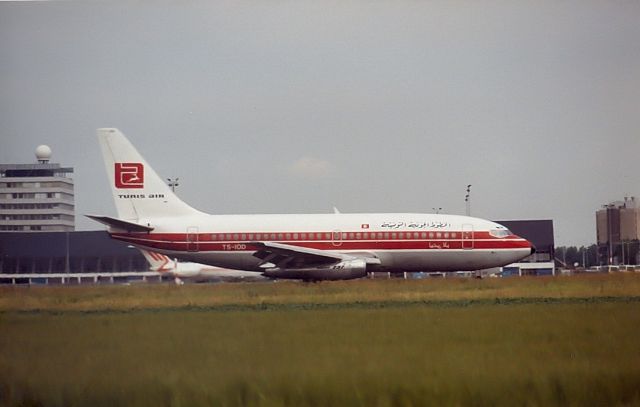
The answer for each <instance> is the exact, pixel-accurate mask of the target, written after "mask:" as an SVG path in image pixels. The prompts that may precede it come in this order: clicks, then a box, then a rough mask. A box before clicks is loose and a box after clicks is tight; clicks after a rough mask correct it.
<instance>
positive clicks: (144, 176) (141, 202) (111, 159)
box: [98, 129, 199, 221]
mask: <svg viewBox="0 0 640 407" xmlns="http://www.w3.org/2000/svg"><path fill="white" fill-rule="evenodd" d="M98 140H99V141H100V148H101V149H102V155H103V158H104V163H105V166H106V169H107V174H108V177H109V184H110V185H111V192H112V193H113V199H114V200H115V203H116V210H117V211H118V217H119V218H120V219H123V220H128V221H139V220H145V221H146V220H152V219H154V218H159V217H171V216H186V215H193V214H197V213H199V212H198V211H197V210H195V209H193V208H192V207H190V206H189V205H187V204H186V203H184V202H182V201H181V200H180V198H178V197H177V196H176V195H175V194H174V193H173V192H172V191H171V189H170V188H169V186H167V184H165V183H164V181H163V180H162V178H160V177H159V176H158V174H156V172H155V171H154V170H153V168H151V166H150V165H149V164H148V163H147V162H146V160H145V159H144V158H143V157H142V156H141V155H140V153H138V151H137V150H136V149H135V147H134V146H133V145H132V144H131V142H129V140H128V139H127V138H126V137H125V135H124V134H122V133H121V132H120V131H119V130H118V129H98Z"/></svg>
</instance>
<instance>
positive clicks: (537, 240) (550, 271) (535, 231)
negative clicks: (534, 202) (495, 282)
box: [496, 219, 555, 276]
mask: <svg viewBox="0 0 640 407" xmlns="http://www.w3.org/2000/svg"><path fill="white" fill-rule="evenodd" d="M496 222H497V223H499V224H501V225H503V226H505V227H507V228H509V230H511V231H512V232H513V233H515V234H516V235H518V236H521V237H524V238H525V239H527V240H528V241H530V242H531V243H533V245H534V246H535V248H536V252H535V253H534V254H532V255H531V256H528V257H526V258H524V259H522V260H520V262H518V263H516V264H513V265H509V266H505V267H503V272H502V275H503V276H508V275H521V276H522V275H555V265H554V258H555V240H554V237H553V221H552V220H551V219H542V220H497V221H496Z"/></svg>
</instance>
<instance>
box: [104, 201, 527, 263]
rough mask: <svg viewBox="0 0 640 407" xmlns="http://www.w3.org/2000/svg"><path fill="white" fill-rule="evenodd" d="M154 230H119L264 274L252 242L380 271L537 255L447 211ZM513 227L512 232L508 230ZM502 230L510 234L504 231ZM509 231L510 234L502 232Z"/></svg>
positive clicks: (183, 220) (196, 220)
mask: <svg viewBox="0 0 640 407" xmlns="http://www.w3.org/2000/svg"><path fill="white" fill-rule="evenodd" d="M153 227H154V230H153V231H151V232H148V233H146V232H137V233H112V236H113V237H114V238H116V239H119V240H123V241H126V242H129V243H131V244H134V245H137V246H140V247H145V248H149V249H150V250H153V251H156V252H160V253H164V254H167V255H169V256H170V257H178V258H180V259H183V260H188V261H194V262H198V263H204V264H209V265H213V266H217V267H224V268H232V269H239V270H255V271H261V270H262V269H261V268H260V265H261V261H260V259H258V258H256V257H254V256H253V253H254V252H255V251H256V247H254V245H252V242H258V241H269V242H277V243H283V244H287V245H292V246H297V247H301V248H311V249H316V250H322V251H329V252H337V253H348V254H356V255H358V254H363V255H365V254H366V255H368V256H373V257H375V258H378V259H379V260H380V264H379V265H376V267H375V269H376V270H381V271H382V270H384V271H454V270H478V269H485V268H491V267H498V266H503V265H506V264H509V263H512V262H515V261H517V260H519V259H521V258H523V257H526V256H528V255H529V254H530V253H531V244H530V243H529V242H528V241H527V240H526V239H523V238H521V237H519V236H516V235H513V234H507V233H508V231H507V230H506V229H505V228H504V227H503V226H501V225H499V224H496V223H494V222H490V221H487V220H483V219H479V218H472V217H466V216H457V215H441V214H417V213H416V214H412V213H385V214H306V215H205V214H202V215H194V216H190V217H176V218H171V217H167V218H162V219H157V218H156V219H154V223H153ZM505 231H507V232H505ZM501 232H502V233H501ZM501 235H503V236H501Z"/></svg>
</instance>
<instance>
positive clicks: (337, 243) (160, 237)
mask: <svg viewBox="0 0 640 407" xmlns="http://www.w3.org/2000/svg"><path fill="white" fill-rule="evenodd" d="M312 233H313V235H314V236H315V237H317V236H318V235H321V236H322V237H326V236H329V237H333V236H334V234H332V233H330V232H307V233H302V232H277V233H215V234H211V233H201V234H199V235H198V240H197V241H193V240H189V241H187V234H185V233H114V234H112V237H113V238H115V239H118V240H123V241H126V242H129V243H136V244H139V245H143V246H146V247H153V248H155V249H162V250H171V251H189V250H193V248H194V247H193V246H194V245H195V244H197V245H198V251H206V252H209V251H255V250H259V249H260V247H257V246H255V245H252V244H251V243H250V242H251V241H249V240H217V238H219V237H223V238H225V239H226V236H227V235H229V236H230V237H231V238H232V239H233V238H234V237H236V236H238V238H240V237H246V238H248V237H250V236H253V237H256V235H259V236H260V237H263V236H266V237H271V235H274V236H275V239H274V240H272V239H262V241H272V242H278V243H283V244H289V245H292V246H299V247H305V248H312V249H318V250H335V251H346V250H362V251H367V250H460V249H470V248H474V249H483V250H490V249H499V250H505V249H522V248H529V247H531V246H530V243H529V242H528V241H527V240H525V239H523V238H520V237H518V236H515V235H512V236H508V237H505V238H497V237H494V236H491V235H490V234H489V233H488V232H473V233H472V235H469V234H470V233H471V232H465V236H467V237H469V238H468V239H467V238H465V239H464V240H463V239H462V236H463V234H462V232H459V231H455V232H365V233H362V232H359V233H357V232H341V235H339V236H337V237H338V239H337V240H330V239H322V240H309V239H308V237H309V235H311V234H312ZM423 233H424V234H426V235H427V236H429V235H430V233H433V235H434V238H433V239H431V238H426V239H425V238H422V236H423ZM400 234H402V235H403V237H404V239H400V238H399V236H400ZM438 234H439V235H440V236H438ZM305 235H306V236H305ZM358 235H360V239H356V238H355V237H356V236H358ZM363 235H366V237H367V239H363ZM379 235H381V238H378V236H379ZM212 236H215V239H216V240H214V239H212ZM294 236H297V239H294ZM302 236H305V237H307V239H304V240H303V239H302ZM342 236H346V238H345V239H341V238H340V237H342ZM415 236H417V237H415ZM436 236H437V237H436ZM444 236H449V238H448V239H447V238H444ZM452 236H456V237H455V238H454V237H452ZM279 237H283V239H278V238H279ZM287 237H289V239H287ZM350 237H353V239H350ZM369 237H371V239H369ZM394 237H395V239H394ZM254 241H255V240H254Z"/></svg>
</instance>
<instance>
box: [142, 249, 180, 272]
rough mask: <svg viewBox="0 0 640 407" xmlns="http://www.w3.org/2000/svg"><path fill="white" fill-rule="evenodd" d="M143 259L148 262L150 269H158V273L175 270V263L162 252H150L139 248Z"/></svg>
mask: <svg viewBox="0 0 640 407" xmlns="http://www.w3.org/2000/svg"><path fill="white" fill-rule="evenodd" d="M140 251H141V252H142V254H143V255H144V257H145V259H147V261H148V262H149V265H150V266H151V267H150V270H151V271H158V272H160V273H163V272H164V273H166V272H170V271H175V269H176V264H175V262H174V261H172V260H171V259H170V258H168V257H167V256H165V255H164V254H160V253H156V252H150V251H148V250H145V249H140Z"/></svg>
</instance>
